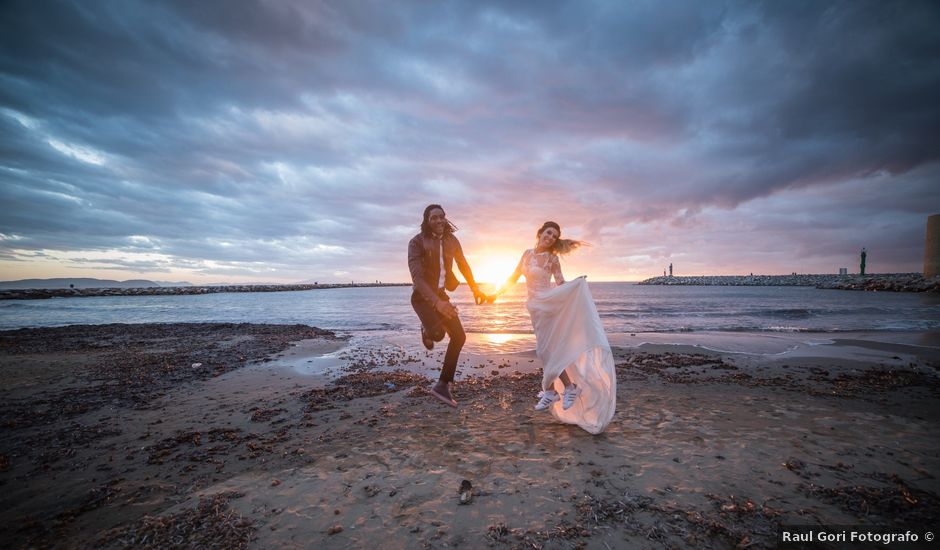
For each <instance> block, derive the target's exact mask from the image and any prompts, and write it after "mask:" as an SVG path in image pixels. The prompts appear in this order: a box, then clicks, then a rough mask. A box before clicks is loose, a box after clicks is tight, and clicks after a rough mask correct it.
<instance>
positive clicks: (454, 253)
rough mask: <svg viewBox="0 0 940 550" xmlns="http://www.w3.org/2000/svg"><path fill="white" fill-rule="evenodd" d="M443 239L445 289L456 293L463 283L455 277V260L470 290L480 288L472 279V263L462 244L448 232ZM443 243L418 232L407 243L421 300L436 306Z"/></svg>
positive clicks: (409, 258)
mask: <svg viewBox="0 0 940 550" xmlns="http://www.w3.org/2000/svg"><path fill="white" fill-rule="evenodd" d="M441 238H442V239H443V240H444V287H445V288H446V289H447V290H454V289H456V288H457V285H459V284H460V282H459V281H457V277H456V276H454V271H453V266H454V260H456V261H457V267H458V268H459V269H460V272H461V273H462V274H463V276H464V279H466V280H467V284H468V285H470V288H471V289H476V288H477V283H476V281H474V280H473V272H472V271H470V264H468V263H467V259H466V258H465V257H464V255H463V249H462V248H461V247H460V241H458V240H457V237H455V236H453V235H452V234H450V233H445V234H444V236H443V237H441ZM440 250H441V247H440V244H439V242H438V240H437V239H435V238H434V237H426V236H424V235H423V234H421V233H418V234H417V235H415V236H414V238H412V239H411V241H409V242H408V270H409V271H411V281H412V283H414V288H415V290H416V291H418V293H419V294H420V295H421V297H422V298H424V299H425V300H427V301H428V302H431V303H432V304H437V302H438V301H440V297H438V295H437V288H438V287H437V283H438V282H439V281H440V277H441V262H440V256H439V254H440Z"/></svg>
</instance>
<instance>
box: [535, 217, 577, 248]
mask: <svg viewBox="0 0 940 550" xmlns="http://www.w3.org/2000/svg"><path fill="white" fill-rule="evenodd" d="M549 227H551V228H553V229H555V231H557V232H558V238H557V239H555V244H553V245H552V248H551V249H550V250H549V252H551V253H552V254H556V255H559V256H563V255H565V254H568V253H569V252H574V250H575V249H576V248H578V247H579V246H585V245H587V243H586V242H584V241H576V240H574V239H562V238H561V226H559V225H558V224H557V223H555V222H551V221H549V222H545V223H543V224H542V227H540V228H539V230H538V231H537V232H536V233H535V238H536V239H538V238H540V237H541V236H542V232H543V231H545V230H546V229H548V228H549Z"/></svg>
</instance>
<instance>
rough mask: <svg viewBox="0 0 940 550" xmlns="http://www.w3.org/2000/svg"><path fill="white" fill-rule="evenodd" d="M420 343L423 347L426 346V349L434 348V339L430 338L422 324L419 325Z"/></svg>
mask: <svg viewBox="0 0 940 550" xmlns="http://www.w3.org/2000/svg"><path fill="white" fill-rule="evenodd" d="M421 343H422V344H424V347H426V348H428V351H431V350H432V349H434V340H432V339H431V336H430V335H429V334H428V331H427V330H426V329H425V328H424V326H422V327H421Z"/></svg>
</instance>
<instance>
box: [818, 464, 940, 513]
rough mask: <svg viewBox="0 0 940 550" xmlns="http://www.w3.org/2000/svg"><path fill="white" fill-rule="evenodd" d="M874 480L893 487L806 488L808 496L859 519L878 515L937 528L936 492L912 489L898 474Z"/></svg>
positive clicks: (939, 503)
mask: <svg viewBox="0 0 940 550" xmlns="http://www.w3.org/2000/svg"><path fill="white" fill-rule="evenodd" d="M871 477H872V479H875V480H877V481H881V482H884V483H887V484H889V485H888V486H882V487H876V486H868V485H849V486H845V485H843V486H837V487H823V486H819V485H815V484H813V483H810V484H808V485H804V486H803V487H802V489H803V492H804V493H805V494H807V495H810V496H815V497H818V498H821V499H822V500H823V501H825V502H831V503H833V504H836V505H837V506H839V507H840V508H842V509H843V510H845V511H847V512H850V513H853V514H855V515H856V516H857V517H859V518H869V517H870V516H873V515H874V516H880V517H883V518H886V519H890V520H891V521H892V522H900V523H904V524H911V525H933V524H936V523H937V521H938V520H940V497H938V496H937V495H936V494H935V493H931V492H929V491H924V490H922V489H918V488H916V487H911V486H910V485H908V483H907V482H905V481H904V480H903V479H901V478H900V477H898V476H897V475H894V474H891V475H889V474H873V475H872V476H871Z"/></svg>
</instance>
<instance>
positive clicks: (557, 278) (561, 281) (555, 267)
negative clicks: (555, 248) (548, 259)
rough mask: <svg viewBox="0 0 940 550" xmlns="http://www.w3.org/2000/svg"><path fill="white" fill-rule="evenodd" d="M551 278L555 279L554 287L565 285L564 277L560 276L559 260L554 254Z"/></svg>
mask: <svg viewBox="0 0 940 550" xmlns="http://www.w3.org/2000/svg"><path fill="white" fill-rule="evenodd" d="M552 276H553V277H555V284H556V285H561V284H564V283H565V276H564V275H562V274H561V260H559V259H558V256H556V255H554V254H552Z"/></svg>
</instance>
